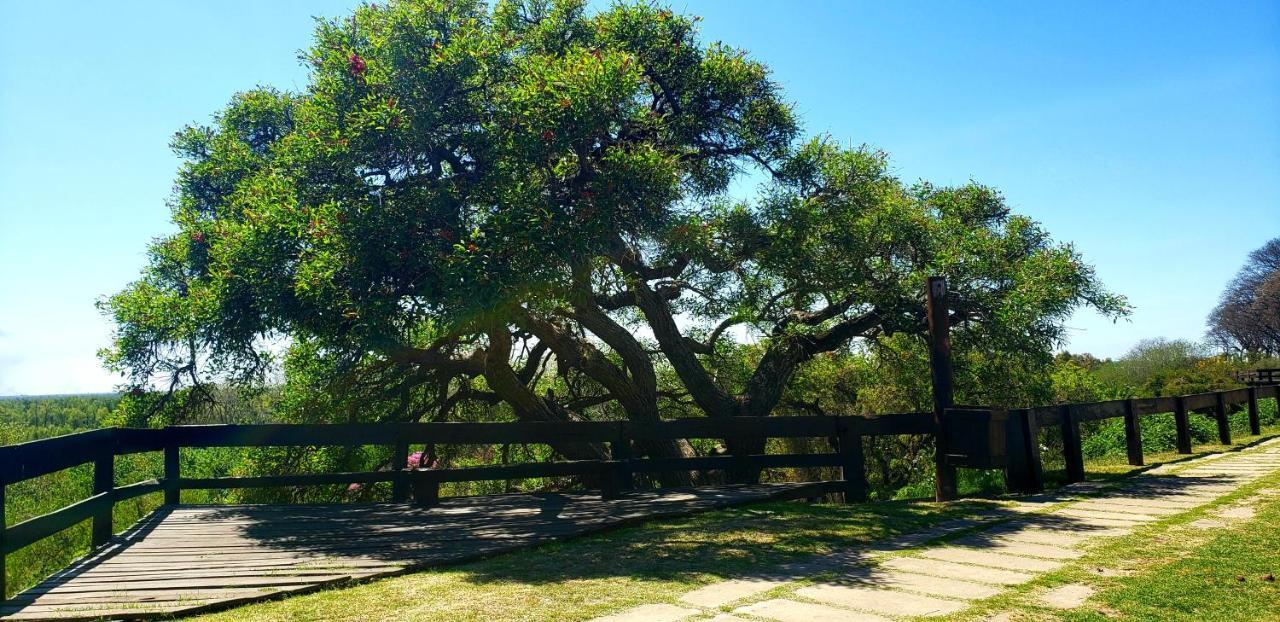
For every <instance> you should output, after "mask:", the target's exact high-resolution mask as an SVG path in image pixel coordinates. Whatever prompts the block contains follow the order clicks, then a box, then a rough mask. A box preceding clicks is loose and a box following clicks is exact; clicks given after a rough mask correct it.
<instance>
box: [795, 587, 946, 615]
mask: <svg viewBox="0 0 1280 622" xmlns="http://www.w3.org/2000/svg"><path fill="white" fill-rule="evenodd" d="M796 596H799V597H801V598H808V599H810V600H817V601H822V602H825V603H829V604H832V605H839V606H842V607H849V608H851V609H860V610H863V611H870V612H871V613H879V614H884V615H890V616H912V617H932V616H942V615H947V614H951V613H955V612H957V611H960V610H961V609H964V608H965V607H968V604H967V603H965V602H963V601H958V600H944V599H941V598H934V597H932V596H923V595H921V594H912V593H910V592H899V591H896V590H888V589H881V588H877V587H868V586H861V585H834V584H830V583H822V584H818V585H811V586H809V587H803V588H800V589H798V590H796Z"/></svg>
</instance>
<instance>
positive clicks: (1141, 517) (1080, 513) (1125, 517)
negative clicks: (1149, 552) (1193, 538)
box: [1053, 506, 1160, 523]
mask: <svg viewBox="0 0 1280 622" xmlns="http://www.w3.org/2000/svg"><path fill="white" fill-rule="evenodd" d="M1053 514H1054V515H1055V516H1071V517H1074V518H1101V519H1106V520H1113V521H1128V522H1131V523H1149V522H1151V521H1153V520H1158V519H1159V518H1160V517H1158V516H1153V515H1151V514H1130V513H1127V512H1103V511H1098V510H1085V509H1076V507H1075V506H1071V507H1068V508H1066V509H1062V510H1057V511H1055V512H1054V513H1053Z"/></svg>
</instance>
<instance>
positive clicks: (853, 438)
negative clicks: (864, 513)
mask: <svg viewBox="0 0 1280 622" xmlns="http://www.w3.org/2000/svg"><path fill="white" fill-rule="evenodd" d="M836 426H837V428H836V435H837V436H836V438H837V443H838V445H839V449H840V479H842V480H844V502H845V503H861V502H863V501H866V500H867V488H868V486H867V470H866V464H865V459H864V456H863V455H862V433H861V430H859V427H860V425H859V418H857V417H838V418H837V419H836Z"/></svg>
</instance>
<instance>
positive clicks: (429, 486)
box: [413, 470, 440, 505]
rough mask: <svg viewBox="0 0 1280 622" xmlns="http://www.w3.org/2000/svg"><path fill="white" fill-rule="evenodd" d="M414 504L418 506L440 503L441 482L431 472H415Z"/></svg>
mask: <svg viewBox="0 0 1280 622" xmlns="http://www.w3.org/2000/svg"><path fill="white" fill-rule="evenodd" d="M413 502H414V503H416V504H418V505H436V504H438V503H440V481H439V480H437V479H436V478H435V477H434V476H433V475H432V473H431V471H421V470H420V471H414V472H413Z"/></svg>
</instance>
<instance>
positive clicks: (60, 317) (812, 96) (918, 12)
mask: <svg viewBox="0 0 1280 622" xmlns="http://www.w3.org/2000/svg"><path fill="white" fill-rule="evenodd" d="M351 5H352V3H351V2H332V1H308V2H300V1H282V0H273V1H271V2H260V1H245V0H235V1H233V0H219V1H217V2H202V3H199V2H144V1H136V0H134V1H130V2H113V3H97V2H80V3H67V2H29V1H23V2H18V1H16V0H0V14H3V15H4V19H3V20H2V21H0V395H4V394H40V393H62V392H84V391H104V390H109V389H110V388H111V387H112V386H113V385H114V384H115V382H116V379H115V378H113V377H111V376H110V375H109V374H107V373H106V372H105V371H103V370H102V369H101V368H100V367H99V364H98V362H97V359H96V357H95V351H96V350H97V349H98V348H101V347H103V346H105V345H107V341H108V338H109V331H110V327H109V325H108V324H107V323H106V322H105V321H103V319H102V318H100V317H99V315H98V313H97V311H96V310H95V309H94V307H93V303H94V301H95V300H96V299H97V298H98V297H99V296H102V295H104V294H108V293H111V292H114V291H116V290H118V289H120V288H121V287H122V286H124V285H125V284H126V283H127V282H128V281H129V280H131V279H132V278H134V276H135V275H136V274H137V272H138V270H139V268H140V267H141V266H142V265H143V263H144V261H145V256H144V248H145V245H146V243H147V242H148V240H150V239H151V238H153V237H155V236H158V235H161V234H164V233H166V232H168V231H169V230H170V225H169V223H168V209H167V208H166V206H165V199H166V197H167V196H168V194H169V189H170V186H171V184H172V180H173V174H174V171H175V169H176V167H177V161H176V159H175V158H174V156H173V155H172V154H171V153H170V152H169V150H168V148H167V144H168V140H169V137H170V135H171V134H172V133H173V132H174V131H175V130H177V129H178V128H180V127H181V126H182V125H184V124H186V123H190V122H194V121H203V120H206V119H207V118H208V117H209V115H210V114H212V113H213V112H215V111H217V110H218V109H219V108H220V107H221V106H222V105H223V104H224V103H225V102H226V100H227V99H228V97H229V96H230V95H231V94H232V93H234V92H235V91H237V90H243V89H247V88H251V87H253V86H255V85H260V84H270V85H274V86H277V87H280V88H285V89H300V88H301V87H302V86H303V85H304V84H305V81H306V74H305V72H304V70H303V68H302V67H301V66H300V65H299V63H298V62H297V52H298V50H300V49H302V48H304V47H306V46H307V45H308V41H309V38H310V34H311V27H312V20H311V17H310V16H312V15H327V16H334V15H342V14H344V13H346V12H347V10H348V9H349V7H350V6H351ZM674 7H675V8H676V9H678V10H682V11H684V12H689V13H694V14H698V15H701V16H703V17H704V18H705V21H704V22H703V24H702V25H703V33H704V37H705V39H706V40H708V41H713V40H722V41H725V42H726V43H730V44H732V45H736V46H738V47H742V48H745V49H747V50H749V51H750V52H751V53H752V55H753V56H754V57H755V58H758V59H760V60H762V61H764V62H765V63H766V64H768V65H769V66H771V67H772V69H773V71H774V75H775V77H776V79H777V80H778V82H780V83H781V84H782V85H783V86H784V88H785V89H786V93H787V95H788V97H789V98H790V99H791V100H792V101H794V102H795V103H796V104H797V107H798V110H799V112H800V114H801V116H802V118H803V119H804V120H805V124H806V129H807V130H808V131H810V132H815V133H817V132H826V133H829V134H831V135H832V136H833V137H835V138H837V139H839V140H841V141H846V142H849V143H853V144H859V143H867V144H871V145H874V146H876V147H879V148H881V149H884V150H886V151H888V152H889V153H890V154H892V156H893V161H894V166H895V169H896V171H897V172H898V173H899V174H900V175H901V176H902V177H904V178H906V179H916V178H925V179H929V180H931V181H934V182H937V183H961V182H964V181H967V180H969V179H974V180H977V181H981V182H983V183H987V184H991V185H994V186H997V187H999V188H1001V189H1002V190H1003V191H1004V193H1005V195H1006V197H1007V198H1008V200H1009V202H1010V203H1011V204H1012V205H1013V206H1014V207H1015V209H1017V210H1018V211H1019V212H1021V213H1025V214H1028V215H1030V216H1032V217H1034V218H1036V219H1037V220H1039V221H1041V222H1043V223H1044V224H1045V226H1046V227H1047V228H1048V230H1049V231H1051V232H1052V233H1053V234H1054V236H1055V237H1056V238H1058V239H1060V240H1064V241H1071V242H1073V243H1074V244H1076V246H1077V247H1078V248H1079V250H1080V251H1081V252H1082V253H1083V254H1084V255H1085V256H1086V257H1087V258H1088V259H1089V260H1090V261H1092V262H1093V263H1094V264H1095V265H1096V266H1097V270H1098V273H1099V275H1100V276H1101V277H1102V279H1103V280H1104V281H1105V282H1106V283H1107V284H1108V285H1109V286H1110V287H1111V288H1113V289H1114V290H1116V291H1118V292H1120V293H1122V294H1125V295H1127V296H1128V297H1129V298H1130V300H1131V302H1132V303H1133V304H1134V306H1135V308H1136V310H1135V313H1134V315H1133V318H1132V320H1131V321H1129V322H1122V323H1120V324H1112V323H1111V322H1109V321H1106V320H1102V319H1101V318H1098V317H1096V316H1095V315H1093V314H1092V313H1089V312H1082V313H1078V314H1077V315H1076V316H1075V317H1073V318H1072V319H1071V321H1070V322H1069V326H1070V327H1071V329H1072V333H1071V343H1070V344H1069V348H1070V349H1071V350H1073V351H1089V352H1093V353H1095V354H1098V355H1102V356H1116V355H1119V354H1122V353H1123V352H1124V351H1125V350H1126V349H1128V348H1129V347H1130V346H1131V345H1133V343H1135V342H1136V341H1137V340H1139V339H1142V338H1146V337H1157V336H1166V337H1183V338H1192V339H1195V338H1199V337H1200V336H1201V335H1202V334H1203V332H1204V318H1205V315H1206V313H1207V312H1208V311H1209V309H1210V308H1212V306H1213V304H1214V302H1215V301H1216V298H1217V296H1218V294H1219V292H1220V291H1221V289H1222V287H1223V285H1224V283H1225V282H1226V281H1227V279H1229V278H1230V277H1231V275H1232V274H1233V273H1234V272H1235V271H1236V270H1237V269H1238V268H1239V266H1240V265H1241V263H1242V262H1243V260H1244V257H1245V255H1246V254H1247V253H1248V252H1249V251H1250V250H1251V249H1253V248H1256V247H1258V246H1260V245H1261V244H1262V243H1263V242H1265V241H1266V240H1267V239H1269V238H1271V237H1275V236H1276V235H1280V4H1278V3H1275V2H1245V1H1238V2H1224V3H1210V2H1202V3H1181V2H1177V3H1173V2H1154V1H1152V2H1070V3H1052V4H1051V3H1047V2H1040V3H1027V2H1007V3H1002V2H980V3H958V2H905V3H897V2H895V3H887V2H879V3H872V2H816V1H804V2H763V1H744V0H689V1H687V2H684V3H679V2H678V3H676V4H674Z"/></svg>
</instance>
